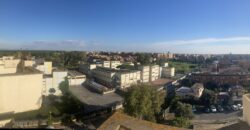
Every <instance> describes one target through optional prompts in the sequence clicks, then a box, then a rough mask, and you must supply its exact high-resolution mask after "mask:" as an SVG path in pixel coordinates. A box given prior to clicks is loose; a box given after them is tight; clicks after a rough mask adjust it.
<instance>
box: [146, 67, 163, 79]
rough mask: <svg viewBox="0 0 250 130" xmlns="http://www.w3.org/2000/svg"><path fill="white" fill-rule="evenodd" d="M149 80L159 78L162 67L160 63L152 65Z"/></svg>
mask: <svg viewBox="0 0 250 130" xmlns="http://www.w3.org/2000/svg"><path fill="white" fill-rule="evenodd" d="M149 75H150V76H149V81H150V82H151V81H155V80H156V79H159V77H160V67H159V65H152V66H150V71H149Z"/></svg>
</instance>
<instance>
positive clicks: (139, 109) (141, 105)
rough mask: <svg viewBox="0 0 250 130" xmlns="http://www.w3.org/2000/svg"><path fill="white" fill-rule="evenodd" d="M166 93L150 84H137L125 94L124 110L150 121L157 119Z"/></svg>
mask: <svg viewBox="0 0 250 130" xmlns="http://www.w3.org/2000/svg"><path fill="white" fill-rule="evenodd" d="M164 97H165V95H164V94H160V93H158V92H157V91H156V90H155V89H154V88H153V87H152V86H150V85H145V84H141V85H136V86H132V87H131V89H129V90H128V92H127V93H126V94H125V103H124V112H125V113H127V114H129V115H131V116H134V117H137V118H139V119H145V120H148V121H154V122H155V121H156V119H157V115H158V114H159V113H160V111H161V105H162V104H163V102H164Z"/></svg>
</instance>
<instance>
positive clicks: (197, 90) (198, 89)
mask: <svg viewBox="0 0 250 130" xmlns="http://www.w3.org/2000/svg"><path fill="white" fill-rule="evenodd" d="M191 89H192V90H193V95H194V97H196V98H200V97H201V95H202V93H203V90H204V86H203V84H201V83H195V84H194V85H193V86H192V87H191Z"/></svg>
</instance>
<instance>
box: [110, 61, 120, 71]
mask: <svg viewBox="0 0 250 130" xmlns="http://www.w3.org/2000/svg"><path fill="white" fill-rule="evenodd" d="M119 65H121V62H120V61H110V68H111V69H117V66H119Z"/></svg>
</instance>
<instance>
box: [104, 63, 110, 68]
mask: <svg viewBox="0 0 250 130" xmlns="http://www.w3.org/2000/svg"><path fill="white" fill-rule="evenodd" d="M102 67H105V68H110V61H102Z"/></svg>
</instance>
